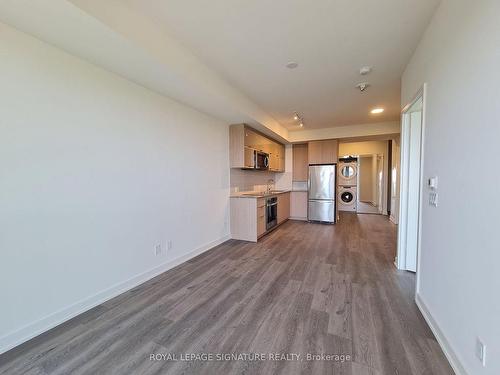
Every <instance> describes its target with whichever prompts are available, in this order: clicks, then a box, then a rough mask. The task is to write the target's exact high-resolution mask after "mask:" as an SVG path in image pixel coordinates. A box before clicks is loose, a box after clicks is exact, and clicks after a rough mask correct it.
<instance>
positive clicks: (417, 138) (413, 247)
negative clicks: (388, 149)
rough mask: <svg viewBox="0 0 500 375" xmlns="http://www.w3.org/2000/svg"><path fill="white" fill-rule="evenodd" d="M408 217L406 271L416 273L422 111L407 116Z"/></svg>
mask: <svg viewBox="0 0 500 375" xmlns="http://www.w3.org/2000/svg"><path fill="white" fill-rule="evenodd" d="M409 116H410V122H409V133H410V134H409V135H410V139H409V142H408V145H409V154H408V156H409V158H408V167H409V169H408V185H407V187H408V211H407V212H408V216H407V230H406V269H407V270H408V271H413V272H416V271H417V249H418V231H419V216H420V156H421V139H422V111H421V110H419V111H416V112H412V113H410V114H409Z"/></svg>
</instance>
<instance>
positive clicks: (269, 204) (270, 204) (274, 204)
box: [267, 202, 278, 207]
mask: <svg viewBox="0 0 500 375" xmlns="http://www.w3.org/2000/svg"><path fill="white" fill-rule="evenodd" d="M277 204H278V202H276V203H268V204H267V207H271V206H276V205H277Z"/></svg>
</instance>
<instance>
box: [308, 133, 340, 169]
mask: <svg viewBox="0 0 500 375" xmlns="http://www.w3.org/2000/svg"><path fill="white" fill-rule="evenodd" d="M308 159H309V164H332V163H336V162H337V160H338V141H337V140H336V139H328V140H325V141H311V142H309V143H308Z"/></svg>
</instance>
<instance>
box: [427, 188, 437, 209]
mask: <svg viewBox="0 0 500 375" xmlns="http://www.w3.org/2000/svg"><path fill="white" fill-rule="evenodd" d="M429 205H430V206H434V207H437V206H438V193H437V192H435V191H431V192H430V193H429Z"/></svg>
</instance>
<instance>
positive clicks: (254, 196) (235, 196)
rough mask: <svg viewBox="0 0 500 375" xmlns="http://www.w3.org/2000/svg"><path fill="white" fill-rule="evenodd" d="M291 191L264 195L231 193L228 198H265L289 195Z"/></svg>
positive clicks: (260, 193)
mask: <svg viewBox="0 0 500 375" xmlns="http://www.w3.org/2000/svg"><path fill="white" fill-rule="evenodd" d="M290 191H291V190H273V191H272V192H271V193H266V192H263V191H242V192H239V193H232V194H231V195H230V196H229V197H230V198H267V197H272V196H276V195H279V194H285V193H289V192H290Z"/></svg>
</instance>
